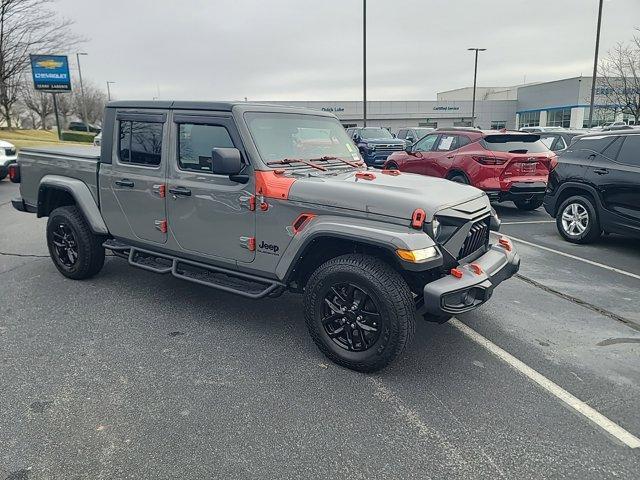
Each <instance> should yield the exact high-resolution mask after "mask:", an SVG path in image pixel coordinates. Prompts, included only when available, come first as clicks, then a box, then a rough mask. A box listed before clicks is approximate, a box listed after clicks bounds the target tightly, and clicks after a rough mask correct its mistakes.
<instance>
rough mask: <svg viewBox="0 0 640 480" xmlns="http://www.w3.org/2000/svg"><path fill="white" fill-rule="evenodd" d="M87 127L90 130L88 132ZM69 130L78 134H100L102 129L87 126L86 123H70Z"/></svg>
mask: <svg viewBox="0 0 640 480" xmlns="http://www.w3.org/2000/svg"><path fill="white" fill-rule="evenodd" d="M87 126H88V127H89V129H88V130H87ZM67 130H72V131H76V132H87V131H88V132H92V133H100V127H96V126H95V125H91V124H90V123H89V124H86V123H84V122H69V126H68V127H67Z"/></svg>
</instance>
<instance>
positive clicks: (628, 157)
mask: <svg viewBox="0 0 640 480" xmlns="http://www.w3.org/2000/svg"><path fill="white" fill-rule="evenodd" d="M617 160H618V162H620V163H624V164H625V165H633V166H634V167H640V135H629V136H628V137H627V138H626V139H625V140H624V143H623V144H622V148H621V149H620V153H618V159H617Z"/></svg>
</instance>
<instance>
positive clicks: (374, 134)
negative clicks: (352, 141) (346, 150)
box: [360, 128, 393, 140]
mask: <svg viewBox="0 0 640 480" xmlns="http://www.w3.org/2000/svg"><path fill="white" fill-rule="evenodd" d="M360 138H364V139H372V140H375V139H377V138H393V135H391V132H389V130H387V129H386V128H363V129H362V130H360Z"/></svg>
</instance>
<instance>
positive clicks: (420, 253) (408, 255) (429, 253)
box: [396, 247, 438, 263]
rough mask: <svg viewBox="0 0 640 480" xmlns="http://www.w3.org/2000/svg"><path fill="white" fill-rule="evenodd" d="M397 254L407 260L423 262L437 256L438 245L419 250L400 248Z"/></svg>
mask: <svg viewBox="0 0 640 480" xmlns="http://www.w3.org/2000/svg"><path fill="white" fill-rule="evenodd" d="M396 254H397V255H398V256H399V257H400V258H401V259H403V260H405V261H407V262H411V263H422V262H426V261H427V260H429V259H430V258H433V257H436V256H437V255H438V250H437V249H436V247H427V248H421V249H419V250H402V249H401V248H399V249H397V250H396Z"/></svg>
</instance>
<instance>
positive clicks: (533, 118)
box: [518, 111, 540, 127]
mask: <svg viewBox="0 0 640 480" xmlns="http://www.w3.org/2000/svg"><path fill="white" fill-rule="evenodd" d="M518 124H519V126H520V127H537V126H539V125H540V112H539V111H538V112H522V113H521V114H520V121H519V123H518Z"/></svg>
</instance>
